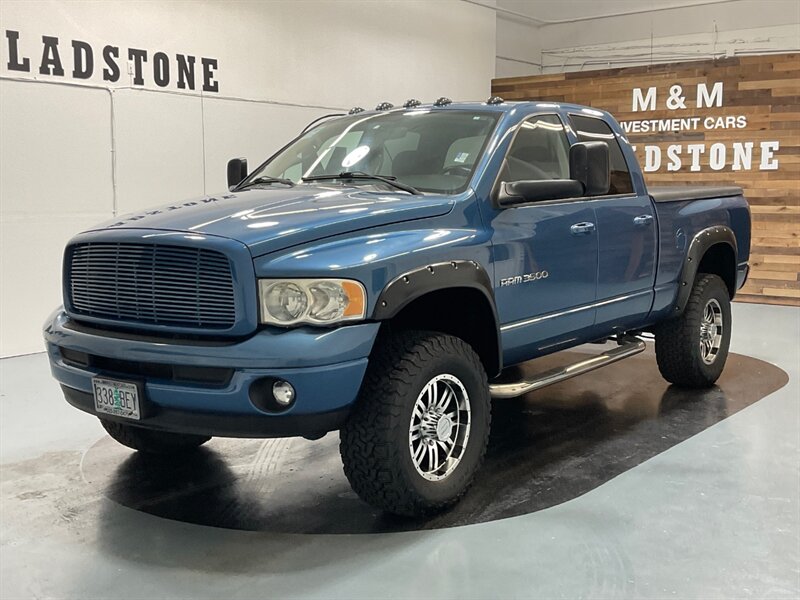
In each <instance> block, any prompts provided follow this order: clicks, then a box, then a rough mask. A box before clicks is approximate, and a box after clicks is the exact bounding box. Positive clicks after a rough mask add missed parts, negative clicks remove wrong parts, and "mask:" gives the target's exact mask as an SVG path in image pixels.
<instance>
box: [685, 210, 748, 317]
mask: <svg viewBox="0 0 800 600" xmlns="http://www.w3.org/2000/svg"><path fill="white" fill-rule="evenodd" d="M717 244H728V245H729V246H730V247H731V249H732V250H733V257H734V262H735V261H736V260H737V258H738V256H739V250H738V247H737V244H736V235H735V234H734V233H733V230H732V229H731V228H730V227H727V226H725V225H715V226H713V227H707V228H705V229H702V230H701V231H699V232H698V233H697V234H696V235H695V236H694V237H693V238H692V241H691V243H690V244H689V250H688V251H687V252H686V256H685V257H684V259H683V267H682V268H681V273H680V277H678V281H679V285H680V287H679V288H678V297H677V299H676V301H675V311H674V312H675V313H676V314H681V313H683V310H684V309H685V308H686V303H687V302H689V294H691V293H692V285H693V284H694V278H695V276H696V275H697V269H698V268H699V267H700V261H701V260H702V258H703V255H704V254H705V253H706V251H707V250H708V249H709V248H711V247H712V246H716V245H717Z"/></svg>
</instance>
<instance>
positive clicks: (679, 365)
mask: <svg viewBox="0 0 800 600" xmlns="http://www.w3.org/2000/svg"><path fill="white" fill-rule="evenodd" d="M712 299H713V300H716V302H717V303H718V305H719V307H720V309H721V311H722V340H721V343H720V347H719V351H718V352H717V354H716V358H715V359H714V362H712V363H711V364H706V363H705V362H704V361H703V358H702V354H701V348H700V328H701V323H702V319H703V311H704V310H705V308H706V305H707V304H708V303H709V301H710V300H712ZM655 336H656V361H657V362H658V369H659V371H661V375H662V376H663V377H664V379H666V380H667V381H669V382H670V383H674V384H675V385H679V386H682V387H689V388H707V387H711V386H712V385H714V383H715V382H716V381H717V379H718V378H719V376H720V375H721V374H722V369H723V368H724V367H725V361H726V359H727V358H728V348H729V347H730V342H731V301H730V296H729V294H728V288H727V286H726V285H725V283H724V282H723V281H722V279H721V278H720V277H718V276H717V275H709V274H706V273H699V274H698V275H697V277H696V278H695V281H694V285H693V286H692V291H691V293H690V294H689V300H688V302H687V304H686V308H685V309H684V311H683V314H681V316H679V317H676V318H674V319H670V320H668V321H665V322H664V323H661V324H660V325H659V326H658V327H657V328H656V330H655Z"/></svg>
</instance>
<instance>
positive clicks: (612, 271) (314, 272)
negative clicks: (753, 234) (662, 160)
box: [44, 98, 750, 515]
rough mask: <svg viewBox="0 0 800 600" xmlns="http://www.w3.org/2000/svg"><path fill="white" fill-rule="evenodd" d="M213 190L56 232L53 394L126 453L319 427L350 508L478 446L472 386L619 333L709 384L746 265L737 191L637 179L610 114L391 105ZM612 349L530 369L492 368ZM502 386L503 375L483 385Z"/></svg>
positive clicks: (387, 500)
mask: <svg viewBox="0 0 800 600" xmlns="http://www.w3.org/2000/svg"><path fill="white" fill-rule="evenodd" d="M228 179H229V186H230V188H229V190H228V191H226V192H225V193H224V194H222V195H217V196H209V197H206V198H200V199H197V200H192V201H189V202H181V203H177V204H172V205H169V206H167V207H164V208H160V209H155V210H152V211H148V212H146V213H144V214H140V215H130V216H128V217H123V218H119V219H115V220H114V221H112V222H110V223H108V224H106V225H101V226H98V227H96V228H93V229H91V230H89V231H86V232H84V233H81V234H80V235H77V236H76V237H75V238H73V239H72V240H71V241H70V242H69V244H68V246H67V248H66V252H65V255H64V306H63V308H59V309H58V310H57V311H56V312H55V313H54V314H53V315H52V316H51V317H50V319H49V320H48V322H47V324H46V325H45V329H44V336H45V339H46V342H47V350H48V352H49V357H50V362H51V365H52V371H53V374H54V376H55V377H56V379H57V380H58V381H59V382H60V383H61V385H62V388H63V391H64V394H65V396H66V399H67V401H68V402H69V403H71V404H73V405H74V406H76V407H77V408H79V409H81V410H83V411H86V412H88V413H91V414H93V415H96V416H97V417H98V418H99V419H100V421H101V422H102V424H103V426H104V427H105V428H106V430H107V431H108V433H109V434H110V435H111V436H112V437H113V438H115V439H116V440H117V441H119V442H121V443H122V444H125V445H126V446H130V447H131V448H134V449H136V450H139V451H141V452H149V453H169V454H172V453H175V452H179V451H182V452H185V451H191V450H192V449H193V448H196V447H197V446H199V445H201V444H203V443H204V442H206V441H207V440H208V439H209V438H211V437H212V436H236V437H268V436H304V437H307V438H311V439H313V438H318V437H321V436H322V435H324V434H325V433H327V432H329V431H333V430H339V435H340V438H341V446H340V447H341V455H342V459H343V463H344V471H345V474H346V475H347V477H348V479H349V480H350V482H351V484H352V486H353V489H354V490H355V491H356V492H357V493H358V494H359V495H360V496H361V497H362V498H363V499H364V500H366V501H367V502H369V503H371V504H373V505H375V506H377V507H380V508H382V509H385V510H387V511H391V512H394V513H399V514H406V515H411V514H423V513H427V512H430V511H434V510H437V509H441V508H443V507H446V506H449V505H451V504H453V503H454V502H456V501H457V500H458V498H460V497H461V495H462V494H464V493H465V491H466V490H467V488H468V486H469V484H470V482H471V480H472V478H473V475H474V474H475V472H476V470H477V469H478V468H479V466H480V464H481V460H482V458H483V455H484V451H485V449H486V444H487V439H488V435H489V424H490V413H491V405H492V398H493V397H494V398H505V397H512V396H518V395H520V394H524V393H526V392H529V391H531V390H534V389H537V388H539V387H541V386H543V385H546V384H549V383H553V382H555V381H559V380H561V379H564V378H565V377H568V376H572V375H575V374H579V373H583V372H586V371H588V370H590V369H592V368H596V367H598V366H602V365H604V364H608V363H611V362H613V361H615V360H620V359H622V358H625V357H627V356H631V355H633V354H636V353H637V352H640V351H641V350H642V349H643V348H644V343H643V342H642V341H641V340H640V339H638V338H637V337H636V336H637V335H639V334H640V333H641V332H652V333H654V334H655V343H656V357H657V361H658V366H659V368H660V369H661V373H662V374H663V376H664V377H665V378H666V379H667V380H668V381H670V382H672V383H674V384H678V385H683V386H690V387H704V386H710V385H712V384H713V383H714V382H715V381H716V379H717V378H718V377H719V375H720V373H721V371H722V368H723V366H724V364H725V359H726V357H727V354H728V344H729V340H730V331H731V313H730V300H731V298H732V297H733V295H734V294H735V293H736V291H737V289H739V288H740V287H741V286H742V285H743V284H744V281H745V278H746V276H747V271H748V264H747V261H748V256H749V250H750V214H749V209H748V206H747V202H746V201H745V199H744V198H743V196H742V192H741V190H740V189H739V188H732V187H725V188H688V187H687V188H684V187H676V188H656V189H652V188H651V189H649V190H648V189H646V187H645V184H644V180H643V178H642V174H641V171H640V170H639V166H638V165H637V162H636V159H635V158H634V154H633V152H632V150H631V147H630V145H629V144H628V142H627V140H626V139H625V137H624V136H623V133H622V131H621V130H620V127H619V125H618V124H617V122H616V121H615V120H614V119H613V118H612V117H611V116H610V115H608V114H606V113H603V112H600V111H596V110H590V109H585V108H583V107H581V106H573V105H567V104H558V105H557V104H549V103H548V104H540V103H536V102H518V103H508V102H504V101H502V100H501V99H499V98H492V99H490V100H489V101H488V102H485V103H477V102H474V103H452V102H449V101H448V100H446V99H440V100H438V101H437V102H435V103H434V104H432V105H421V104H420V103H419V102H416V101H414V102H408V103H406V105H405V106H404V107H403V108H397V109H394V108H392V107H391V105H388V104H382V105H380V106H379V107H378V109H376V110H374V111H362V110H354V111H352V112H351V114H349V115H342V116H335V117H332V118H327V119H323V120H322V121H320V122H318V123H316V124H314V125H313V126H311V127H309V128H308V129H307V130H306V131H304V132H303V133H301V134H300V135H299V136H298V137H297V138H296V139H295V140H294V141H292V142H290V143H289V144H288V145H287V146H285V147H284V148H283V149H282V150H280V151H279V152H277V153H276V154H275V155H274V156H272V157H271V158H270V159H269V160H267V161H266V162H264V163H263V164H261V165H260V166H259V167H257V168H256V169H255V170H253V171H252V172H251V173H249V174H248V169H247V164H246V161H244V160H243V159H234V160H232V161H230V163H229V164H228ZM604 339H612V340H616V342H618V345H617V346H615V347H613V349H611V350H608V351H606V352H603V353H602V354H600V356H599V357H594V358H593V359H592V360H591V361H586V362H583V363H578V364H576V365H571V366H570V368H569V370H565V371H558V372H549V373H542V374H540V376H538V377H535V378H533V379H531V380H528V381H515V382H507V381H506V380H505V379H503V380H501V379H498V376H499V375H500V373H501V372H502V371H503V369H504V368H506V367H509V366H512V365H515V364H517V363H520V362H523V361H527V360H529V359H532V358H535V357H537V356H541V355H543V354H547V353H550V352H554V351H556V350H560V349H563V348H568V347H572V346H576V345H578V344H582V343H585V342H591V341H597V340H604ZM501 381H502V383H501Z"/></svg>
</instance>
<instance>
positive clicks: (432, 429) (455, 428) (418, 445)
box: [408, 374, 471, 481]
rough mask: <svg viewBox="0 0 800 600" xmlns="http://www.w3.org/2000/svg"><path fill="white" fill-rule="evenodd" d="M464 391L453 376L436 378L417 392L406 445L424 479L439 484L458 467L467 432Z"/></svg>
mask: <svg viewBox="0 0 800 600" xmlns="http://www.w3.org/2000/svg"><path fill="white" fill-rule="evenodd" d="M470 418H471V410H470V402H469V396H468V394H467V390H466V388H465V387H464V385H463V384H462V383H461V381H460V380H459V379H458V378H456V377H455V376H453V375H449V374H444V375H438V376H436V377H434V378H433V379H431V380H430V381H429V382H428V383H427V384H426V385H425V387H424V388H423V389H422V391H421V392H420V394H419V396H418V397H417V401H416V402H415V403H414V408H413V410H412V414H411V420H410V423H409V430H408V443H409V450H410V453H411V458H412V462H413V463H414V467H415V468H416V470H417V472H418V473H419V474H420V475H422V477H424V478H425V479H428V480H431V481H440V480H442V479H444V478H445V477H447V476H448V475H450V473H452V472H453V470H454V469H455V468H456V467H457V466H458V464H459V462H460V461H461V458H462V456H463V454H464V450H465V448H466V446H467V440H468V439H469V430H470Z"/></svg>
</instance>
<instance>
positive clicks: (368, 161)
mask: <svg viewBox="0 0 800 600" xmlns="http://www.w3.org/2000/svg"><path fill="white" fill-rule="evenodd" d="M497 118H498V115H497V114H496V113H490V112H478V111H462V110H452V109H451V110H413V111H408V112H391V113H378V114H369V115H353V116H348V117H341V118H338V119H333V120H331V121H327V122H325V123H322V124H320V125H318V126H317V127H314V128H313V129H311V130H310V131H308V132H307V133H305V134H303V135H302V136H301V137H300V138H298V139H297V140H295V141H294V142H292V143H291V144H289V145H288V146H287V147H286V148H284V149H283V150H282V151H281V152H279V153H278V154H277V155H276V156H274V157H273V158H272V160H270V161H269V163H267V164H266V165H264V166H263V167H261V168H260V169H258V170H257V171H255V172H254V173H253V174H252V175H251V176H250V177H249V178H248V181H254V180H255V179H257V178H259V177H275V178H281V179H288V180H291V181H293V182H295V183H301V182H302V179H303V178H313V177H320V176H325V175H334V176H335V175H338V174H340V173H354V172H360V173H367V174H370V175H379V176H381V177H384V178H387V177H388V178H396V180H397V181H398V182H401V183H404V184H407V185H410V186H412V187H414V188H416V189H417V190H420V191H423V192H436V193H443V194H454V193H458V192H462V191H464V190H465V189H466V187H467V185H468V184H469V180H470V178H471V177H472V172H473V171H474V170H475V165H476V163H477V161H478V157H480V155H481V153H482V152H483V148H484V146H485V145H486V141H487V139H488V137H489V134H490V133H491V132H492V130H493V129H494V126H495V123H496V122H497ZM352 183H357V184H358V185H372V186H379V187H380V188H381V189H386V188H387V187H389V188H390V189H392V188H391V187H390V186H388V185H387V184H386V183H384V182H380V181H377V180H367V179H358V180H349V179H348V184H352Z"/></svg>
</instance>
